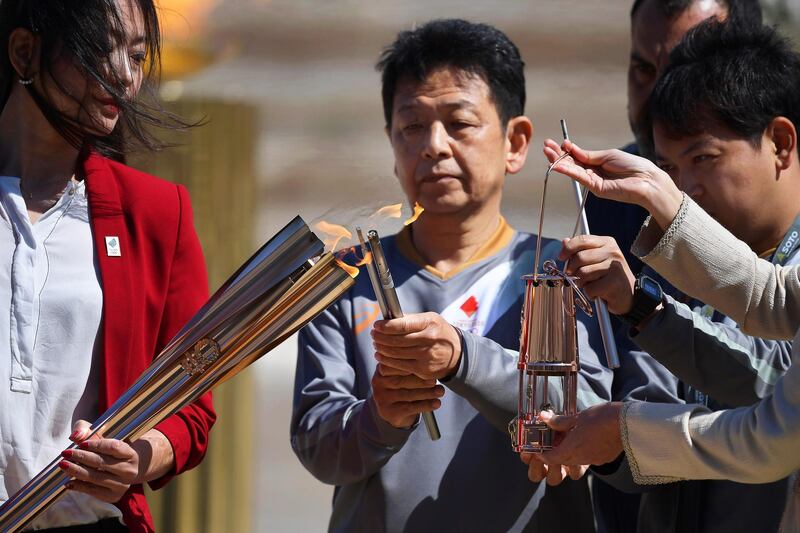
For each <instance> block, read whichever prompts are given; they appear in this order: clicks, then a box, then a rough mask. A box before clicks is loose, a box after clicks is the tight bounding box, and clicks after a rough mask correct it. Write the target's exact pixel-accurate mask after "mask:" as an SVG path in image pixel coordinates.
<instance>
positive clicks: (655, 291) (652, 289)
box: [642, 278, 661, 300]
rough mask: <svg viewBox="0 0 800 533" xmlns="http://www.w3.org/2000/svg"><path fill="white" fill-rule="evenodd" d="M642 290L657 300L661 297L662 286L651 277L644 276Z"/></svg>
mask: <svg viewBox="0 0 800 533" xmlns="http://www.w3.org/2000/svg"><path fill="white" fill-rule="evenodd" d="M642 290H643V291H644V292H646V293H647V295H648V296H650V297H652V298H654V299H656V300H659V299H661V287H660V286H659V285H658V283H656V282H655V281H653V280H652V279H650V278H642Z"/></svg>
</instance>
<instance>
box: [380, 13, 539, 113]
mask: <svg viewBox="0 0 800 533" xmlns="http://www.w3.org/2000/svg"><path fill="white" fill-rule="evenodd" d="M441 67H454V68H456V69H459V70H463V71H465V72H469V73H472V74H475V75H478V76H480V77H481V78H482V79H483V80H484V81H485V82H486V84H487V85H488V86H489V91H490V94H491V97H492V100H493V101H494V103H495V106H496V107H497V113H498V115H499V116H500V119H501V120H502V121H503V122H504V123H505V122H508V120H510V119H511V118H513V117H516V116H519V115H522V114H523V112H524V109H525V73H524V68H525V63H524V62H523V61H522V57H521V56H520V53H519V50H518V49H517V47H516V45H515V44H514V43H513V42H511V39H509V38H508V36H506V34H505V33H503V32H502V31H500V30H498V29H497V28H494V27H492V26H489V25H488V24H477V23H474V22H468V21H466V20H461V19H437V20H432V21H430V22H428V23H426V24H424V25H422V26H420V27H419V28H416V29H413V30H408V31H403V32H400V33H399V34H398V35H397V39H395V41H394V43H392V44H391V45H390V46H388V47H387V48H386V49H384V51H383V52H382V53H381V56H380V59H379V61H378V64H377V65H376V68H377V70H378V71H379V72H380V73H381V83H382V90H381V94H382V96H383V114H384V118H385V119H386V125H387V126H390V125H391V123H392V107H393V105H394V95H395V90H396V88H397V83H398V82H399V81H400V79H401V78H403V77H405V76H411V77H413V78H414V79H416V80H419V81H423V80H424V79H425V77H426V76H427V75H428V74H429V73H430V72H431V71H432V70H434V69H437V68H441Z"/></svg>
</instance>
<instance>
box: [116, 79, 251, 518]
mask: <svg viewBox="0 0 800 533" xmlns="http://www.w3.org/2000/svg"><path fill="white" fill-rule="evenodd" d="M173 83H175V82H173ZM167 108H168V109H169V110H170V111H173V112H176V113H177V114H179V115H180V116H181V117H183V118H185V119H187V120H188V121H199V120H206V121H207V123H206V124H205V125H203V126H201V127H197V128H192V129H190V130H189V131H187V132H185V133H174V134H170V135H169V137H168V139H167V140H168V141H171V142H175V143H177V144H178V146H177V147H172V148H168V149H166V150H164V151H163V152H161V153H158V154H148V155H147V156H146V157H144V156H139V157H136V156H135V155H134V156H132V157H131V158H130V161H129V163H130V164H131V165H132V166H133V167H135V168H139V169H142V170H144V171H145V172H149V173H151V174H154V175H156V176H159V177H162V178H164V179H168V180H171V181H175V182H177V183H182V184H183V185H185V186H186V187H187V188H188V189H189V193H190V194H191V198H192V206H193V208H194V221H195V226H196V228H197V232H198V235H199V237H200V242H201V243H202V245H203V251H204V253H205V258H206V264H207V266H208V273H209V283H210V289H211V291H212V292H213V291H214V290H216V289H217V288H218V287H219V286H220V285H221V284H222V282H223V281H225V279H227V277H228V276H229V275H230V274H232V273H233V272H234V271H235V270H236V268H237V267H238V266H239V265H240V264H241V263H242V262H243V261H244V260H245V259H247V258H248V257H249V256H250V255H251V254H252V253H253V251H254V239H253V228H254V223H255V220H254V218H255V217H254V211H255V199H256V196H257V190H256V180H255V172H254V168H253V165H254V144H255V140H254V136H255V128H256V124H255V120H256V119H255V116H256V111H255V109H254V108H252V107H251V106H248V105H244V104H236V103H226V102H221V101H214V100H204V99H180V100H178V101H175V102H169V103H168V104H167ZM214 407H215V408H216V411H217V417H218V418H217V422H216V424H215V425H214V428H213V429H212V431H211V443H210V446H209V449H208V454H207V455H206V458H205V460H204V461H203V463H202V464H201V465H200V466H199V467H198V468H196V469H194V470H192V471H190V472H187V473H185V474H183V475H181V476H179V477H178V478H176V479H175V480H174V481H172V482H171V483H170V484H169V485H167V486H166V487H165V488H164V489H162V490H159V491H157V492H152V491H148V493H147V499H148V501H149V502H150V505H151V508H152V511H153V517H154V519H155V524H156V530H157V531H168V532H176V533H204V532H208V533H211V532H214V533H216V532H220V531H250V520H251V505H250V504H251V487H252V474H251V468H250V465H251V462H252V457H253V442H252V439H253V432H252V431H251V429H250V428H251V425H252V421H253V379H252V376H251V375H250V374H249V373H248V372H247V371H245V372H243V373H241V374H239V375H238V376H237V377H235V378H234V379H233V380H232V381H229V382H227V383H225V384H224V385H222V386H220V387H219V388H217V389H216V390H215V391H214ZM256 497H257V495H256Z"/></svg>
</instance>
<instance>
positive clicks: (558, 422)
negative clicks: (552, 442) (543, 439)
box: [539, 411, 578, 431]
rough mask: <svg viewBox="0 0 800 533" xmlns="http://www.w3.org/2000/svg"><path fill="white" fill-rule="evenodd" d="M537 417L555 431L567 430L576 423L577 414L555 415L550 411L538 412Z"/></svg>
mask: <svg viewBox="0 0 800 533" xmlns="http://www.w3.org/2000/svg"><path fill="white" fill-rule="evenodd" d="M539 419H540V420H541V421H542V422H544V423H545V424H547V427H549V428H550V429H554V430H555V431H569V430H570V429H572V428H574V427H575V425H576V424H577V423H578V415H555V414H553V413H552V412H550V411H542V412H541V413H539Z"/></svg>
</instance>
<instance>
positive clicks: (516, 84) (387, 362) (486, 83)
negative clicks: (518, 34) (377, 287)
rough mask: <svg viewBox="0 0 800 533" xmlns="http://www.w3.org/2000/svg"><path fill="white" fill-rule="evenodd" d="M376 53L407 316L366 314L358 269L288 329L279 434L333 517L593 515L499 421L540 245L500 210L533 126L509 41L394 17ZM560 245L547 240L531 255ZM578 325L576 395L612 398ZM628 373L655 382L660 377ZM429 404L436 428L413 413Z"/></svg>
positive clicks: (538, 525)
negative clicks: (399, 199) (292, 339)
mask: <svg viewBox="0 0 800 533" xmlns="http://www.w3.org/2000/svg"><path fill="white" fill-rule="evenodd" d="M379 68H380V70H381V72H382V81H383V102H384V112H385V118H386V132H387V135H388V137H389V141H390V143H391V146H392V149H393V151H394V155H395V172H396V174H397V177H398V179H399V180H400V183H401V185H402V187H403V189H404V191H405V193H406V195H407V196H408V200H409V202H411V203H412V204H413V203H415V202H418V203H419V204H421V205H422V206H423V207H424V208H425V211H424V213H423V214H422V216H421V217H420V218H419V219H418V220H417V221H416V222H414V223H413V224H412V225H411V226H409V227H407V228H406V229H404V230H403V231H402V232H400V233H399V234H397V235H395V236H391V237H388V238H385V239H384V241H383V246H384V250H385V253H386V257H387V260H388V263H389V265H390V266H391V269H392V274H393V277H394V281H395V284H396V286H397V290H398V297H399V300H400V303H401V305H402V307H403V310H404V312H405V313H406V317H404V318H403V319H396V320H392V321H388V322H384V321H378V322H375V320H376V319H377V318H378V317H379V309H378V306H377V304H376V302H375V296H374V294H373V291H372V288H371V286H370V284H369V280H368V279H367V276H366V275H362V276H359V277H358V280H357V282H356V286H355V287H354V288H353V289H352V290H351V291H350V292H349V293H348V294H347V295H346V296H345V297H344V298H342V299H341V300H340V301H339V302H338V303H337V304H335V305H334V306H332V307H331V308H330V309H328V310H327V311H326V312H325V313H323V314H322V315H321V316H320V317H319V318H318V319H316V320H314V321H313V322H312V323H311V324H310V325H309V326H308V327H306V328H305V329H304V330H303V331H302V332H301V334H300V338H299V354H298V363H297V374H296V384H295V398H294V410H293V415H292V424H291V436H292V447H293V449H294V451H295V453H296V454H297V456H298V458H299V459H300V461H301V462H302V463H303V465H304V466H305V467H306V468H307V469H308V470H309V471H310V472H311V473H312V474H313V475H314V476H315V477H317V478H318V479H320V480H321V481H323V482H325V483H329V484H331V485H335V486H336V489H335V490H334V498H333V513H332V516H331V521H330V529H331V530H333V531H431V530H433V531H435V530H440V531H480V532H484V531H523V530H534V531H547V530H552V529H556V530H558V529H560V530H564V531H592V530H593V529H594V518H593V514H592V509H591V502H590V496H589V491H588V487H587V485H586V483H585V481H584V480H581V481H574V482H568V483H566V484H564V485H562V486H559V487H547V486H546V485H545V484H544V483H540V484H536V485H534V484H531V483H530V482H529V481H528V479H527V477H526V473H525V469H524V468H523V467H522V465H521V464H520V463H519V459H518V457H517V454H515V453H514V452H513V451H512V448H511V443H510V439H509V436H508V431H507V427H508V423H509V421H510V419H511V418H512V417H513V416H514V415H515V413H516V406H517V394H518V392H517V376H518V373H517V369H516V363H517V355H516V354H515V353H508V352H507V351H506V350H507V349H508V350H516V349H517V348H518V342H519V316H520V310H521V303H522V298H523V292H524V283H523V282H522V281H521V280H520V277H521V276H522V275H523V274H526V273H530V272H531V271H532V269H533V268H534V265H533V255H534V248H535V245H536V236H532V235H528V234H523V233H519V232H517V231H515V230H513V229H512V228H511V227H510V226H509V225H508V224H507V223H506V222H505V220H504V219H503V217H502V216H501V214H500V200H501V196H502V185H503V181H504V179H505V176H506V175H507V174H514V173H516V172H518V171H519V170H521V169H522V167H523V164H524V162H525V158H526V155H527V148H528V142H529V140H530V137H531V135H532V125H531V122H530V120H528V119H527V118H526V117H525V116H523V110H524V105H525V80H524V75H523V62H522V60H521V58H520V56H519V52H518V50H517V48H516V46H514V44H513V43H512V42H511V41H510V40H508V38H507V37H506V36H505V35H504V34H503V33H501V32H500V31H498V30H497V29H495V28H492V27H490V26H486V25H482V24H472V23H469V22H466V21H461V20H438V21H433V22H430V23H428V24H425V25H423V26H420V27H419V28H417V29H415V30H413V31H407V32H402V33H401V34H400V35H399V36H398V38H397V40H396V41H395V43H393V44H392V45H391V46H390V47H389V48H388V49H387V50H386V51H385V52H384V54H383V56H382V58H381V61H380V63H379ZM559 248H560V245H559V243H558V242H556V241H550V240H546V241H544V242H543V246H542V256H543V257H542V260H545V259H552V258H554V256H555V254H556V253H557V251H558V249H559ZM454 326H455V327H454ZM456 328H458V329H456ZM578 336H579V345H580V350H581V367H582V368H581V374H580V376H579V395H578V401H579V406H580V408H586V407H588V406H589V405H592V404H594V403H597V402H600V401H604V400H608V399H609V398H610V389H611V373H610V372H609V371H608V370H607V369H605V368H604V367H603V366H602V365H601V364H600V363H599V361H598V357H597V350H598V347H601V346H602V343H601V339H600V335H599V331H598V330H597V326H596V323H595V321H594V320H591V319H588V318H586V317H583V316H582V317H580V320H579V323H578ZM641 355H642V354H641V353H640V352H639V353H636V354H631V355H630V356H628V354H623V356H626V357H637V356H641ZM664 374H666V372H664ZM437 379H438V380H439V381H440V382H441V383H442V384H443V385H444V386H442V385H437V381H436V380H437ZM639 382H640V383H645V385H644V386H643V387H642V389H641V393H642V395H643V396H645V395H650V396H651V397H655V398H661V399H663V398H664V395H663V394H662V393H661V392H660V391H658V390H656V389H657V386H658V385H657V384H658V383H660V380H659V379H653V380H650V382H649V383H648V380H642V379H640V380H639ZM556 393H557V391H556ZM430 410H436V416H437V418H438V422H439V426H440V429H441V433H442V438H441V439H440V440H438V441H431V440H430V439H429V438H428V436H427V434H426V433H425V431H424V430H423V429H421V428H419V414H420V413H421V412H425V411H430Z"/></svg>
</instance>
